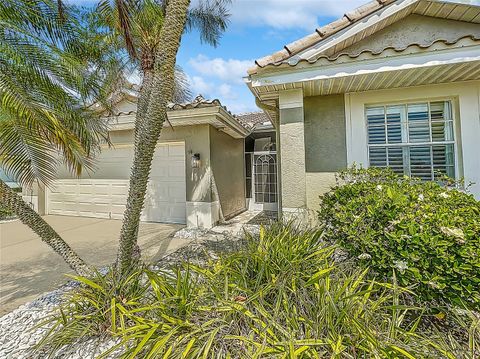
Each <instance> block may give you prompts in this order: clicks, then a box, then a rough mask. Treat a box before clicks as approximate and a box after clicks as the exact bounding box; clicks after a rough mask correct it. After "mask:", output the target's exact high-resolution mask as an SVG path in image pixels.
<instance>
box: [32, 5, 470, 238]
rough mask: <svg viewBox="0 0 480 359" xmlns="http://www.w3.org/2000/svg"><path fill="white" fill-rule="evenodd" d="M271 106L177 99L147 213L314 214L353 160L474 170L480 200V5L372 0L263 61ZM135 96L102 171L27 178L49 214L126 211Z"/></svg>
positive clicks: (187, 218) (465, 174) (400, 169)
mask: <svg viewBox="0 0 480 359" xmlns="http://www.w3.org/2000/svg"><path fill="white" fill-rule="evenodd" d="M245 81H246V83H247V85H248V87H249V89H250V90H251V92H252V93H253V95H254V96H255V98H256V103H257V105H258V107H260V108H261V109H262V111H263V112H256V113H247V114H242V115H233V114H232V113H230V112H229V111H228V110H227V109H226V108H225V107H224V106H222V104H221V103H220V101H219V100H213V101H207V100H205V99H204V98H202V97H201V96H199V97H197V98H196V99H195V100H194V101H193V102H191V103H187V104H172V105H170V106H169V109H168V119H169V121H168V123H166V124H165V125H164V129H163V130H162V134H161V137H160V140H159V143H158V146H157V151H156V153H155V157H154V159H153V165H152V172H151V178H150V182H149V184H148V193H147V198H146V201H145V208H144V211H143V214H142V220H144V221H154V222H173V223H184V224H187V225H188V226H189V227H204V228H210V227H212V226H214V225H215V224H216V223H218V222H220V221H222V220H225V219H228V218H229V217H232V216H235V215H236V214H238V213H240V212H242V211H244V210H246V209H251V210H263V211H277V212H278V213H279V214H282V213H283V215H288V214H291V213H296V214H300V215H301V218H303V215H305V218H308V215H309V214H311V213H314V211H315V210H316V209H317V208H318V205H319V201H320V195H322V194H323V193H325V192H326V191H328V190H329V189H330V187H331V186H332V185H333V184H334V183H335V173H337V172H338V171H340V170H343V169H345V168H347V167H348V166H350V165H353V164H355V163H356V164H359V165H362V166H364V167H368V166H378V167H387V166H388V167H391V168H392V169H393V170H394V171H395V172H397V173H399V174H405V175H409V176H416V177H420V178H422V179H425V180H433V179H435V178H437V176H439V174H445V175H448V176H450V177H454V178H458V179H460V178H465V181H466V182H467V183H469V182H474V184H473V186H472V187H471V188H470V190H471V191H472V192H473V193H474V195H475V196H476V197H477V198H479V199H480V6H475V5H471V4H464V3H456V2H442V1H436V0H375V1H371V2H370V3H368V4H366V5H364V6H361V7H360V8H358V9H355V10H353V11H351V12H349V13H347V14H345V15H344V16H343V17H342V18H341V19H339V20H336V21H334V22H332V23H330V24H328V25H325V26H323V27H321V28H319V29H316V30H315V32H313V33H312V34H311V35H308V36H306V37H305V38H302V39H300V40H298V41H295V42H293V43H291V44H288V45H286V46H285V47H284V49H283V50H281V51H279V52H276V53H274V54H272V55H269V56H266V57H263V58H261V59H259V60H257V61H256V63H255V66H253V67H252V68H251V69H249V71H248V76H247V77H246V78H245ZM135 111H136V96H135V93H132V92H131V91H129V90H125V91H123V92H122V93H121V95H120V96H119V98H118V101H117V105H116V106H115V112H114V113H105V112H103V116H104V117H105V118H106V120H107V121H109V122H110V124H111V131H110V137H111V139H112V143H113V147H108V146H103V148H102V152H101V154H100V155H99V157H98V158H97V163H98V164H97V169H96V170H95V171H94V172H93V173H85V174H84V175H83V176H82V177H81V178H79V179H76V178H72V177H71V176H70V175H69V173H68V172H67V171H60V173H59V179H58V180H57V181H55V183H54V185H53V186H52V187H51V188H49V189H41V188H34V189H24V198H25V199H27V200H29V201H30V202H33V203H34V205H35V208H37V210H38V211H39V212H40V213H41V214H60V215H73V216H89V217H100V218H122V216H123V211H124V209H125V203H126V197H127V191H128V186H129V181H128V179H129V174H130V168H131V164H132V155H133V129H134V119H135Z"/></svg>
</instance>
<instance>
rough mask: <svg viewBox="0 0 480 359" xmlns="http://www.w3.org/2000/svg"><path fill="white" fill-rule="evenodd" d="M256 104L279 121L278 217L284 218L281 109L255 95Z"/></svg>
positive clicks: (277, 124) (276, 132)
mask: <svg viewBox="0 0 480 359" xmlns="http://www.w3.org/2000/svg"><path fill="white" fill-rule="evenodd" d="M255 104H256V105H257V106H258V107H259V108H261V109H262V110H264V111H270V112H274V113H275V115H276V116H275V117H276V119H277V123H273V126H274V127H275V142H276V143H277V206H278V207H277V217H278V219H281V218H282V176H281V173H282V171H281V168H282V164H281V163H282V160H281V159H282V156H281V150H280V148H281V146H280V111H279V109H278V108H277V107H276V106H272V105H267V104H266V103H263V102H262V101H260V100H259V99H258V98H257V97H255Z"/></svg>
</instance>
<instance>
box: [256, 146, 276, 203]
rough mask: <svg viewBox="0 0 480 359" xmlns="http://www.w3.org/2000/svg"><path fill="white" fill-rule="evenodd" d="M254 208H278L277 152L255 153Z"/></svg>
mask: <svg viewBox="0 0 480 359" xmlns="http://www.w3.org/2000/svg"><path fill="white" fill-rule="evenodd" d="M252 172H253V209H256V210H266V211H276V210H277V207H278V206H277V202H278V195H277V154H276V153H275V152H263V153H258V152H255V153H254V154H253V171H252Z"/></svg>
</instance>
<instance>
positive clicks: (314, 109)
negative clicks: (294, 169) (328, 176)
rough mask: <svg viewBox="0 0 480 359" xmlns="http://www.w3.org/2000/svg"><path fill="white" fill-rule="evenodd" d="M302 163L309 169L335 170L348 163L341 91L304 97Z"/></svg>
mask: <svg viewBox="0 0 480 359" xmlns="http://www.w3.org/2000/svg"><path fill="white" fill-rule="evenodd" d="M304 107H305V144H306V145H305V167H306V171H307V173H308V172H335V171H338V170H342V169H345V167H346V166H347V147H346V134H345V100H344V96H343V95H331V96H314V97H306V98H305V100H304Z"/></svg>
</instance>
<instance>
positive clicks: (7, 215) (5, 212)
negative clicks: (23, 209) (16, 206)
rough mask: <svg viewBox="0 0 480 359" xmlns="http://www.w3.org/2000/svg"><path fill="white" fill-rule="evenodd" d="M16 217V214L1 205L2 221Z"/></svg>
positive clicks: (0, 214)
mask: <svg viewBox="0 0 480 359" xmlns="http://www.w3.org/2000/svg"><path fill="white" fill-rule="evenodd" d="M14 215H15V214H14V213H13V212H12V211H10V210H8V209H7V208H5V207H2V206H1V205H0V220H2V219H7V218H10V217H13V216H14Z"/></svg>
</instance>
